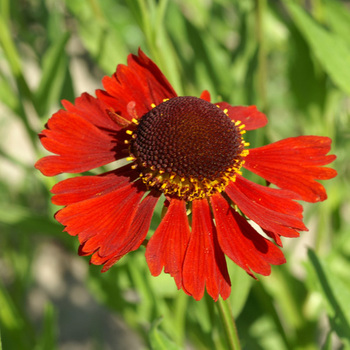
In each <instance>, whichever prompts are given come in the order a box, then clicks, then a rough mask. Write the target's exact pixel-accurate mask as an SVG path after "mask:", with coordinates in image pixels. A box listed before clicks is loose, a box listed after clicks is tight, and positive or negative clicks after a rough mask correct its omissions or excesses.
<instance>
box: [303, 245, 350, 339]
mask: <svg viewBox="0 0 350 350" xmlns="http://www.w3.org/2000/svg"><path fill="white" fill-rule="evenodd" d="M308 256H309V260H310V263H311V266H312V271H311V274H315V276H314V278H315V279H316V281H317V283H316V284H317V285H316V286H315V287H316V288H317V289H318V290H319V291H320V292H321V293H322V296H323V299H324V301H325V303H326V307H327V313H328V317H329V321H330V324H331V327H332V329H333V330H334V331H335V332H336V333H337V334H338V336H339V337H340V338H341V339H343V340H344V341H347V342H348V343H349V345H350V309H349V305H350V287H349V284H348V283H347V284H345V283H344V282H343V281H342V280H341V279H340V278H339V277H337V275H336V274H334V273H333V272H332V271H331V269H330V268H329V267H328V266H327V265H325V264H324V263H322V262H321V261H320V260H319V259H318V257H317V256H316V254H315V253H314V252H313V251H312V250H311V249H309V250H308Z"/></svg>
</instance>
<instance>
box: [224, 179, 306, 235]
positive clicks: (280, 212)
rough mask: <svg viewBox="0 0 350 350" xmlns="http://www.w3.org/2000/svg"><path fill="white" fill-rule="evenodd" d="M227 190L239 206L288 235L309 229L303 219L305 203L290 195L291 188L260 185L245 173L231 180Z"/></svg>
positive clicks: (259, 221)
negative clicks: (288, 189) (247, 178)
mask: <svg viewBox="0 0 350 350" xmlns="http://www.w3.org/2000/svg"><path fill="white" fill-rule="evenodd" d="M225 192H226V193H227V194H228V196H229V197H230V198H231V199H232V200H233V202H234V203H235V204H236V205H237V206H238V208H239V209H240V210H241V211H242V212H243V213H244V214H245V215H247V216H248V217H249V218H250V219H251V220H253V221H254V222H255V223H257V224H258V225H259V226H260V227H262V228H263V229H265V230H267V231H270V232H273V233H276V234H278V235H281V236H286V237H298V236H299V233H298V232H297V231H296V230H299V231H307V228H306V227H305V225H304V224H303V221H302V217H303V216H302V212H303V207H302V206H301V205H300V204H299V203H296V202H294V201H293V200H291V199H290V197H293V194H292V193H291V192H288V191H283V190H279V189H273V188H269V187H264V186H261V185H257V184H255V183H253V182H251V181H249V180H246V179H244V178H243V177H241V176H237V177H236V182H234V183H233V182H230V183H229V185H228V186H227V187H226V189H225Z"/></svg>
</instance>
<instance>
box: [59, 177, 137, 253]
mask: <svg viewBox="0 0 350 350" xmlns="http://www.w3.org/2000/svg"><path fill="white" fill-rule="evenodd" d="M108 181H109V179H106V185H107V183H108ZM139 185H140V184H139V182H136V183H131V184H130V183H129V184H127V185H125V186H122V187H118V188H116V189H114V190H112V191H111V192H108V191H106V193H104V194H102V195H99V193H95V195H94V196H92V197H91V198H90V199H85V200H82V201H80V202H76V203H73V204H69V205H68V206H67V207H65V208H63V209H62V210H60V211H58V212H57V214H56V219H57V221H59V222H60V223H61V224H63V225H65V226H66V229H65V231H67V232H68V233H69V234H70V235H72V236H76V235H78V237H79V241H80V242H81V243H84V247H83V250H82V252H83V253H85V254H87V255H88V254H91V253H93V252H95V251H97V250H99V255H100V256H101V257H102V256H108V255H111V254H115V255H117V254H118V251H119V250H122V249H123V242H124V241H125V239H127V238H126V237H127V236H128V235H129V229H130V226H131V223H132V221H133V219H134V216H135V213H136V212H137V209H138V206H139V203H140V200H141V198H142V196H143V195H144V192H143V191H141V190H140V189H139V188H140V187H139ZM98 187H99V188H102V187H103V186H101V184H99V186H98Z"/></svg>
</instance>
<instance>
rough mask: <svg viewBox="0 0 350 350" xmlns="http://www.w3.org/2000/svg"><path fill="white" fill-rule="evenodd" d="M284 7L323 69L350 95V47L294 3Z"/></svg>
mask: <svg viewBox="0 0 350 350" xmlns="http://www.w3.org/2000/svg"><path fill="white" fill-rule="evenodd" d="M286 5H287V7H288V9H289V11H290V13H291V15H292V18H293V19H294V21H295V24H296V25H297V27H298V29H299V30H300V32H301V33H302V34H303V36H304V37H305V39H306V41H307V42H308V44H309V45H310V47H311V49H312V51H313V53H314V54H315V56H316V57H317V59H318V61H319V62H320V64H321V65H322V67H323V69H324V70H325V71H326V72H327V73H328V74H329V76H330V77H331V79H332V80H333V82H334V83H335V84H336V85H337V86H338V87H339V88H340V89H341V90H343V91H344V92H346V93H347V94H349V95H350V69H349V67H350V46H349V45H347V43H346V42H345V41H344V40H343V39H342V38H341V37H340V36H338V35H337V34H335V33H332V32H329V31H327V30H326V29H324V28H323V27H322V26H321V25H319V24H318V23H317V22H316V21H315V20H314V19H312V18H311V17H310V16H309V15H308V14H307V13H306V12H305V11H304V10H303V9H302V8H301V7H300V6H298V5H297V4H295V3H294V2H290V1H286Z"/></svg>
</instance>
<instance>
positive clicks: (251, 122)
mask: <svg viewBox="0 0 350 350" xmlns="http://www.w3.org/2000/svg"><path fill="white" fill-rule="evenodd" d="M215 104H216V105H217V106H219V107H220V108H221V109H222V110H225V109H227V113H228V116H229V117H230V118H231V119H232V120H234V121H241V122H242V124H244V125H245V128H244V129H245V130H254V129H259V128H262V127H263V126H265V125H266V124H267V118H266V116H265V114H264V113H261V112H259V111H258V110H257V108H256V107H255V106H248V107H243V106H231V105H229V104H228V103H227V102H219V103H215Z"/></svg>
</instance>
